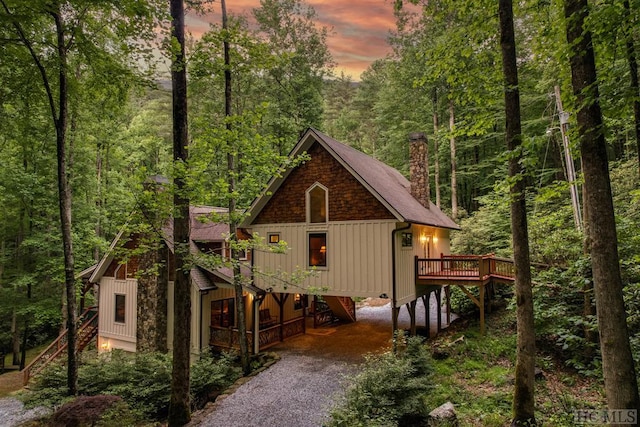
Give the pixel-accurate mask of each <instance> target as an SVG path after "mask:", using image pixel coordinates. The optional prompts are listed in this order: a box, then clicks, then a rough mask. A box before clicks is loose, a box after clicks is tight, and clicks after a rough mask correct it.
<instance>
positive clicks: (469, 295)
mask: <svg viewBox="0 0 640 427" xmlns="http://www.w3.org/2000/svg"><path fill="white" fill-rule="evenodd" d="M457 286H458V287H459V288H460V289H462V292H464V293H465V294H466V295H467V296H468V297H469V298H470V299H471V301H473V303H474V304H475V305H476V306H477V307H478V308H480V301H478V299H477V298H476V297H475V295H473V294H472V293H471V292H469V291H468V290H467V288H465V287H464V286H463V285H457Z"/></svg>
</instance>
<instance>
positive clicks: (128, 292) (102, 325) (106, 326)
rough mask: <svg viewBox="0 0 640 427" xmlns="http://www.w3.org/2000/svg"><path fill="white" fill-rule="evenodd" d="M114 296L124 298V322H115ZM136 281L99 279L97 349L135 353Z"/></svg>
mask: <svg viewBox="0 0 640 427" xmlns="http://www.w3.org/2000/svg"><path fill="white" fill-rule="evenodd" d="M116 295H124V296H125V315H124V316H125V317H124V319H125V321H124V323H119V322H116V321H115V311H116ZM136 306H137V280H136V279H126V280H117V279H115V278H114V277H104V276H103V277H102V278H101V279H100V316H99V317H98V337H99V338H98V349H99V351H108V350H111V349H114V348H118V349H122V350H125V351H132V352H133V351H136V324H137V314H136Z"/></svg>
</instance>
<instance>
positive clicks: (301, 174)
mask: <svg viewBox="0 0 640 427" xmlns="http://www.w3.org/2000/svg"><path fill="white" fill-rule="evenodd" d="M409 145H410V147H409V149H410V158H411V160H410V173H411V180H410V181H409V180H407V179H406V178H405V177H404V176H403V175H402V174H400V173H399V172H398V171H397V170H395V169H393V168H391V167H390V166H387V165H385V164H384V163H382V162H380V161H378V160H376V159H374V158H372V157H370V156H368V155H366V154H364V153H362V152H360V151H358V150H355V149H354V148H351V147H349V146H347V145H344V144H342V143H340V142H338V141H336V140H334V139H333V138H331V137H329V136H327V135H325V134H323V133H322V132H319V131H318V130H316V129H308V130H307V131H306V132H305V133H304V135H303V136H302V138H300V140H299V142H298V143H297V145H296V146H295V147H294V148H293V150H292V152H291V156H293V157H295V156H298V155H301V154H303V153H307V154H308V155H309V156H310V160H308V161H307V162H305V163H304V164H302V165H299V166H297V167H295V168H293V169H290V170H288V171H286V172H285V173H284V174H282V176H278V177H274V178H273V179H271V181H270V182H269V184H268V187H267V189H266V190H265V191H264V192H263V193H262V195H261V196H260V197H258V198H257V199H256V200H254V202H253V203H252V205H251V207H250V208H249V210H248V216H247V219H246V220H245V221H244V222H243V224H242V227H244V228H246V229H247V230H248V231H249V233H251V234H253V235H259V236H262V237H264V238H265V239H266V241H267V242H269V243H272V244H275V243H278V242H280V241H285V242H286V243H287V245H288V247H289V250H288V251H287V252H286V253H285V254H278V253H271V252H265V251H260V252H255V253H254V258H253V263H254V270H255V271H267V272H268V271H294V270H295V269H297V268H300V267H303V268H306V269H314V270H315V271H316V272H317V274H316V275H314V276H311V277H308V278H306V279H305V280H304V281H303V282H302V283H300V284H298V285H299V286H297V287H293V286H286V284H285V283H281V282H275V283H274V282H273V281H270V280H269V278H270V276H268V275H266V276H265V275H261V274H255V273H254V282H253V283H254V285H255V286H256V287H257V288H261V289H269V290H270V293H271V294H273V295H279V297H278V298H279V299H280V300H284V299H285V298H286V295H288V294H292V293H293V294H294V295H298V294H299V293H300V292H302V291H301V290H300V288H302V289H315V290H318V289H326V291H325V292H323V293H322V296H323V299H324V300H325V301H326V302H327V303H329V305H330V307H331V309H332V310H333V311H334V312H343V311H347V312H349V311H351V312H355V310H354V309H353V300H352V299H351V298H353V297H388V298H390V299H391V305H392V308H393V310H392V317H393V321H394V323H393V324H394V329H396V325H397V314H398V311H399V309H400V308H401V307H402V306H403V305H406V306H407V308H408V309H409V312H410V314H411V315H412V316H411V317H412V319H413V318H415V304H416V301H417V300H418V299H420V298H423V297H425V298H426V297H428V296H429V295H430V293H431V292H434V291H436V292H437V295H438V296H439V295H440V292H439V291H440V289H442V286H441V284H439V285H433V284H425V285H421V284H419V283H418V282H419V281H418V269H417V265H418V263H417V259H418V258H420V259H431V258H437V259H442V257H446V255H448V254H449V252H450V249H449V232H450V231H451V230H457V229H459V227H458V225H457V224H456V223H455V222H454V221H453V220H451V219H450V218H449V217H447V216H446V215H445V214H444V213H443V212H442V211H441V210H440V209H439V208H438V207H437V206H435V205H434V204H433V203H431V202H430V201H429V194H428V175H427V174H428V171H427V159H426V152H427V147H426V139H425V138H424V135H423V134H412V138H411V140H410V143H409ZM296 298H297V297H296ZM341 306H342V307H343V308H341ZM286 315H287V314H286V313H285V316H286ZM286 320H288V319H287V318H285V321H286ZM353 320H355V319H353ZM414 328H415V326H414V325H413V323H412V330H413V329H414Z"/></svg>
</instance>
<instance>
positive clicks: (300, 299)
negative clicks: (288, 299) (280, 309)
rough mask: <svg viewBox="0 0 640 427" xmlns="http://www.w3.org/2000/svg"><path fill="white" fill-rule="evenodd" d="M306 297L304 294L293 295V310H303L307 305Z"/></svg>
mask: <svg viewBox="0 0 640 427" xmlns="http://www.w3.org/2000/svg"><path fill="white" fill-rule="evenodd" d="M306 298H307V296H306V295H302V294H294V295H293V309H294V310H302V308H303V307H304V306H305V305H306Z"/></svg>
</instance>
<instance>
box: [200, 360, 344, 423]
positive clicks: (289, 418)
mask: <svg viewBox="0 0 640 427" xmlns="http://www.w3.org/2000/svg"><path fill="white" fill-rule="evenodd" d="M280 356H281V359H280V361H279V362H278V363H276V364H275V365H273V366H272V367H271V368H269V369H267V370H266V371H264V372H261V373H260V374H259V375H257V376H256V377H255V378H253V379H252V380H251V381H249V382H247V383H245V384H244V385H242V386H241V387H240V388H238V390H237V391H236V392H235V393H233V394H232V395H230V396H229V397H227V398H225V399H223V400H222V401H221V402H220V403H219V404H218V405H217V408H216V410H215V412H214V413H212V414H211V415H209V416H208V418H207V419H206V420H205V421H204V422H202V423H201V424H200V425H201V426H212V427H213V426H216V427H218V426H228V427H231V426H243V427H258V426H260V427H286V426H295V427H307V426H308V427H311V426H321V425H322V423H323V421H325V420H326V419H327V414H328V413H329V410H330V408H331V406H332V405H333V402H334V398H335V396H336V394H337V393H340V392H341V391H342V388H341V384H342V383H343V381H344V375H345V374H347V373H351V372H355V369H356V367H357V365H354V364H352V363H349V362H344V361H342V362H340V361H338V362H336V361H334V360H330V359H325V358H319V357H317V356H305V355H300V354H295V353H293V352H289V351H284V352H280Z"/></svg>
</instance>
